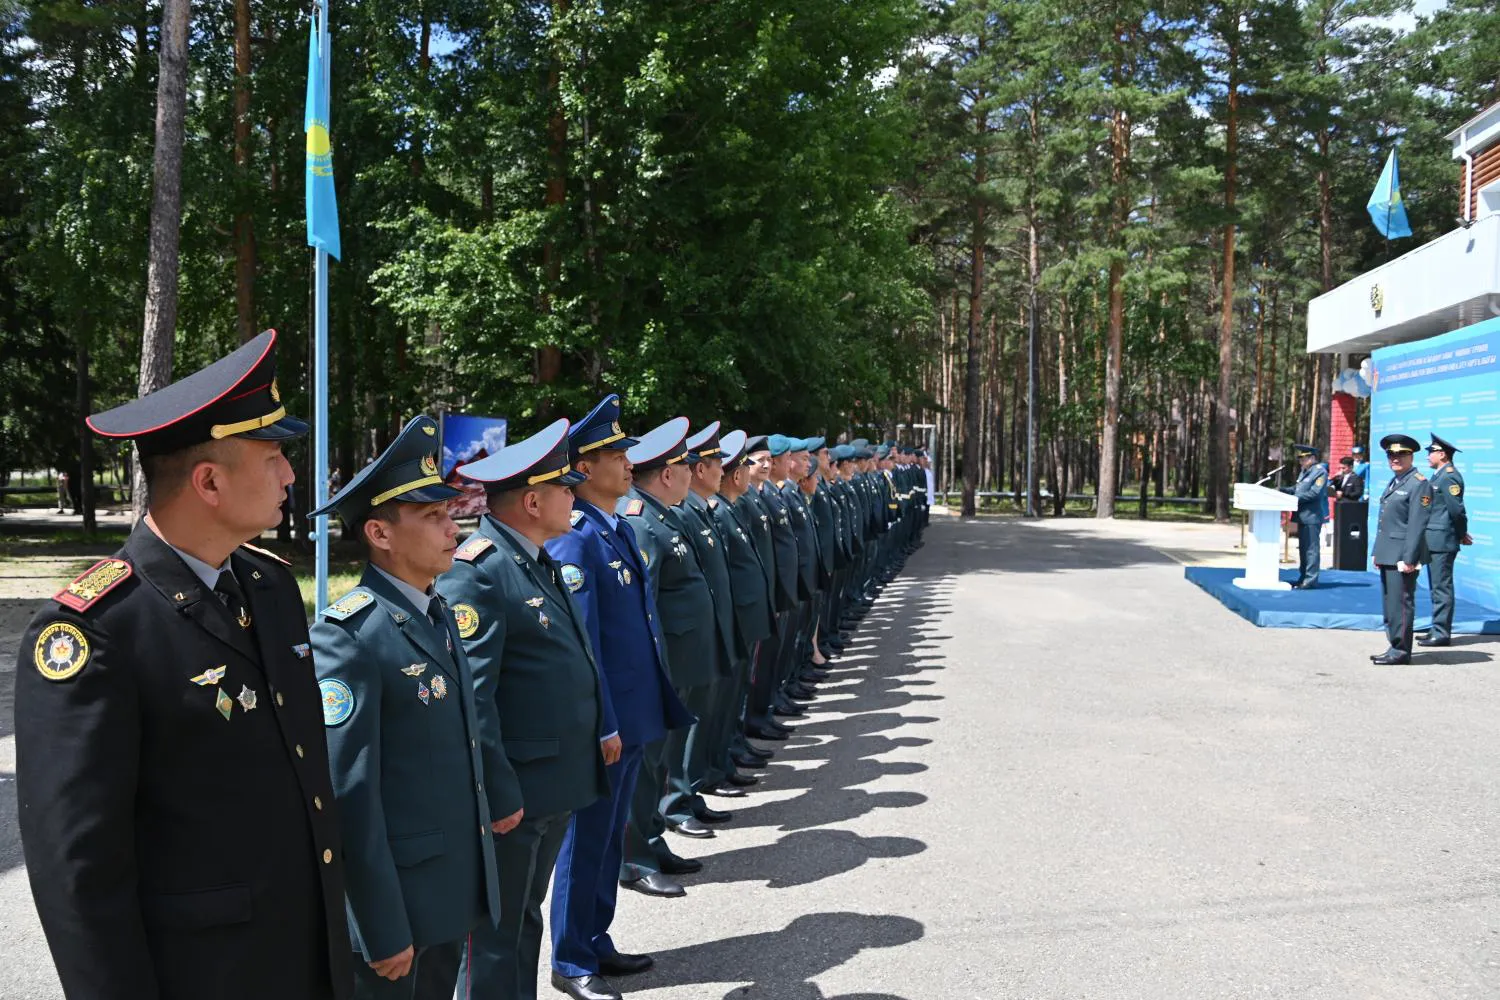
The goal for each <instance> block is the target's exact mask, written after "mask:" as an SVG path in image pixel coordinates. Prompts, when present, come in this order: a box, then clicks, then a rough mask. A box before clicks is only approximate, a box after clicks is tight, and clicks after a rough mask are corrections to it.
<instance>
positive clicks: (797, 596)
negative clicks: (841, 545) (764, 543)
mask: <svg viewBox="0 0 1500 1000" xmlns="http://www.w3.org/2000/svg"><path fill="white" fill-rule="evenodd" d="M792 442H793V439H792V438H789V437H787V436H786V435H785V434H771V435H769V436H768V437H767V438H766V442H765V445H766V447H765V451H766V458H767V463H766V466H767V472H766V478H765V480H764V481H762V482H761V483H760V487H759V494H758V498H759V499H760V501H761V503H762V504H764V505H765V507H766V509H767V511H768V512H769V513H770V524H771V541H772V542H773V545H774V548H775V551H776V636H775V640H776V641H775V643H774V644H772V645H771V646H769V647H768V648H767V647H763V648H762V654H763V655H762V657H761V658H760V660H758V661H757V663H756V665H755V680H754V682H753V683H752V684H751V687H750V699H751V700H750V704H751V708H752V711H753V718H754V721H755V722H756V723H757V724H758V725H759V726H760V727H761V728H763V729H764V728H767V723H774V722H775V719H774V717H775V716H778V715H779V716H785V717H790V716H798V715H805V714H806V712H804V711H803V710H802V709H801V708H799V707H797V705H796V704H795V703H794V702H793V701H792V700H791V699H790V698H789V697H787V695H786V693H785V692H784V691H782V689H781V682H782V681H783V680H784V679H785V671H786V666H787V664H788V663H790V662H791V660H792V658H793V657H794V656H795V653H796V642H797V625H798V623H799V621H800V614H799V612H800V609H801V606H802V556H801V549H800V547H799V546H798V544H797V532H796V528H795V526H794V524H793V519H794V515H793V514H792V510H791V508H790V507H788V506H787V502H786V494H785V492H784V489H785V487H786V482H787V476H788V474H789V473H790V471H791V465H792V455H791V451H792ZM761 661H764V666H765V669H764V670H763V669H761V668H762V662H761ZM780 728H781V729H782V730H783V731H789V730H788V729H787V727H784V726H782V727H780Z"/></svg>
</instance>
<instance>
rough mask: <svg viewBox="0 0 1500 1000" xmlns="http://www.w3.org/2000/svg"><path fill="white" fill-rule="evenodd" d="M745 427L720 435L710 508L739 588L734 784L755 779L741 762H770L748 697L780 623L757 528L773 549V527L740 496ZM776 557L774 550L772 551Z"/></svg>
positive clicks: (732, 713) (727, 764)
mask: <svg viewBox="0 0 1500 1000" xmlns="http://www.w3.org/2000/svg"><path fill="white" fill-rule="evenodd" d="M745 444H746V437H745V432H744V431H730V432H729V433H728V434H725V435H724V436H723V437H722V438H720V439H719V454H720V457H721V458H722V459H723V468H724V474H723V476H722V478H721V479H720V480H719V492H718V496H717V500H718V503H716V504H714V505H712V507H711V508H710V510H711V513H712V515H713V518H714V523H715V524H717V525H718V528H719V537H720V538H722V539H723V540H724V548H725V554H726V557H727V559H728V561H729V579H730V585H731V589H732V591H733V593H734V630H735V663H734V672H733V677H734V691H733V693H732V694H731V696H730V698H729V699H728V700H729V712H728V719H727V725H726V732H725V733H724V745H723V749H722V751H721V753H722V756H721V758H720V766H721V767H723V768H724V769H725V771H726V773H727V774H728V775H729V781H730V782H731V783H732V784H750V783H752V782H753V780H754V779H750V778H747V776H745V775H743V774H740V773H739V772H738V769H739V768H742V767H743V768H750V769H758V768H762V767H765V762H764V761H765V758H766V757H769V756H770V751H757V750H756V748H755V747H754V746H753V745H752V744H751V743H750V742H749V741H748V740H747V739H746V735H747V734H746V732H745V700H746V696H747V695H748V694H749V691H750V671H751V670H752V668H753V666H754V663H755V650H756V647H757V646H758V645H759V644H760V643H761V641H762V640H764V639H765V638H766V637H767V636H769V635H770V634H771V630H772V629H773V628H774V627H775V613H774V612H773V611H772V609H771V577H770V575H769V574H767V573H766V571H765V566H764V565H763V563H762V561H761V560H762V556H761V548H760V547H759V546H757V544H756V534H757V532H760V533H762V534H764V536H765V548H766V551H767V553H768V555H769V547H770V542H771V535H770V529H769V527H767V526H766V525H765V524H764V522H763V521H762V520H761V519H760V516H759V515H758V514H756V513H755V512H754V508H753V507H750V506H742V505H741V503H740V501H741V500H742V498H744V497H745V495H746V491H747V490H749V488H750V469H751V466H750V462H749V456H747V455H746V454H745ZM769 557H770V558H774V556H769Z"/></svg>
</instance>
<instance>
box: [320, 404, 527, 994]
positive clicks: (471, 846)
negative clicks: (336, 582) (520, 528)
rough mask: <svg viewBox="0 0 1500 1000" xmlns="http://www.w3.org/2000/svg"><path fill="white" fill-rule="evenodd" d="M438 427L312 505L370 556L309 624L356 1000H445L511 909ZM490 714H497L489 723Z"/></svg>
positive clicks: (422, 427)
mask: <svg viewBox="0 0 1500 1000" xmlns="http://www.w3.org/2000/svg"><path fill="white" fill-rule="evenodd" d="M437 458H438V440H437V423H436V422H435V421H434V420H433V419H432V418H431V417H416V418H414V419H413V420H412V421H411V422H410V423H408V424H407V425H406V428H405V429H404V430H403V431H402V432H401V434H400V436H398V437H397V438H396V440H395V442H394V443H393V444H392V445H391V446H390V447H389V448H387V449H386V451H385V453H384V454H382V455H381V456H380V457H379V458H377V459H376V460H375V461H374V462H372V463H371V464H369V465H367V466H365V468H364V469H363V470H361V472H360V473H359V475H357V476H355V477H354V478H353V479H352V480H351V481H350V482H349V485H348V486H346V487H344V489H343V490H341V491H340V492H339V494H338V495H337V496H335V497H334V498H333V499H332V500H329V501H328V502H327V503H326V504H324V505H323V507H322V508H321V509H319V510H315V511H313V512H312V514H311V515H309V516H313V517H316V516H317V515H319V514H326V513H328V512H330V511H337V512H338V515H339V518H340V519H341V520H342V521H343V522H344V524H345V526H346V527H347V529H348V530H349V531H350V532H351V533H352V534H355V535H357V536H359V538H361V539H362V540H363V541H364V543H365V547H366V549H367V551H368V552H369V562H368V563H366V565H365V569H364V575H363V576H362V577H361V578H360V582H359V586H358V587H355V588H354V589H353V590H351V591H349V593H347V594H345V595H344V596H343V597H341V598H339V599H338V600H337V601H335V602H334V603H333V604H331V605H330V606H329V607H326V608H324V609H323V611H322V612H321V613H320V615H319V619H320V620H319V621H318V623H317V624H316V625H314V626H313V628H312V645H313V662H314V665H315V666H316V668H317V671H318V677H319V681H318V687H319V690H320V691H321V692H322V695H323V723H324V725H325V726H326V727H327V737H328V758H329V767H330V769H331V770H332V773H333V788H334V793H335V794H336V795H337V796H338V801H339V811H340V813H341V814H342V817H343V822H344V841H345V845H346V846H345V849H344V858H345V864H346V865H347V866H348V873H349V874H348V884H349V890H348V891H349V930H350V936H351V937H352V938H353V943H354V947H355V949H356V950H357V951H358V952H359V954H358V955H357V956H356V960H355V966H354V969H355V972H356V982H355V987H354V995H355V997H356V998H358V1000H376V998H381V1000H386V998H389V1000H449V998H451V997H452V996H453V987H454V985H455V984H456V983H457V981H458V965H459V960H460V958H461V957H462V955H463V948H464V944H465V943H466V942H467V940H468V937H469V932H470V931H471V930H473V929H474V927H475V926H477V925H478V924H479V923H480V922H481V921H484V922H485V923H487V924H488V925H489V926H490V927H493V926H494V924H495V922H496V921H497V920H499V918H500V896H499V889H498V886H497V884H496V881H495V880H496V874H495V845H494V841H493V840H492V831H493V832H495V833H498V832H501V831H502V830H509V829H510V827H511V826H514V825H515V821H514V820H512V821H511V822H510V823H509V824H508V825H505V826H500V825H499V824H494V825H492V821H491V818H490V811H489V803H488V801H487V799H486V798H485V795H484V793H483V792H482V791H480V789H481V788H482V787H483V784H484V765H483V764H482V762H481V757H480V751H479V736H480V721H479V719H480V716H481V715H484V714H486V713H493V712H494V711H495V706H494V704H493V702H492V701H491V702H490V703H488V704H486V703H483V702H481V703H479V704H477V705H476V700H475V697H474V681H473V678H472V677H471V676H470V673H469V661H468V658H467V657H466V656H464V651H463V646H462V644H461V643H460V642H459V635H458V629H457V627H456V626H455V624H454V620H453V612H452V611H450V610H449V609H448V606H447V605H446V604H444V603H443V600H442V598H440V597H438V596H437V593H436V592H435V591H434V590H433V581H434V580H435V579H436V578H437V576H438V575H439V574H440V573H446V572H447V571H448V569H449V567H451V566H452V565H453V550H454V549H456V548H457V547H458V543H457V539H458V525H456V524H454V523H453V519H452V518H451V517H449V516H448V501H449V500H450V499H452V498H453V497H456V496H458V495H459V491H458V490H456V489H453V488H452V487H451V486H447V485H444V483H443V478H442V476H440V475H438V466H437ZM486 721H487V722H488V720H486Z"/></svg>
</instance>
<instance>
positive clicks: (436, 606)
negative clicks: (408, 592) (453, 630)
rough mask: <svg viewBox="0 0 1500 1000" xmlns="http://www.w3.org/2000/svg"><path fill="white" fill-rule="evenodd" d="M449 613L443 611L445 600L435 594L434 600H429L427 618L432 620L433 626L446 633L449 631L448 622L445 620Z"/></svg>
mask: <svg viewBox="0 0 1500 1000" xmlns="http://www.w3.org/2000/svg"><path fill="white" fill-rule="evenodd" d="M447 617H448V616H447V614H446V613H445V612H444V611H443V602H442V601H441V600H439V599H438V597H437V595H436V594H434V595H433V597H432V600H430V601H428V602H427V620H428V621H430V622H432V626H433V628H435V629H437V630H438V631H439V632H441V633H443V634H444V635H446V634H447V632H448V623H447V621H446V620H445V619H446V618H447Z"/></svg>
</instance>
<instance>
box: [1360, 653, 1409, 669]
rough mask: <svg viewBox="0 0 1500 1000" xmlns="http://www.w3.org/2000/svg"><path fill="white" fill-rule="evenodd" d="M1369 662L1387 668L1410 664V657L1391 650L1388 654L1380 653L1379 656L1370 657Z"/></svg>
mask: <svg viewBox="0 0 1500 1000" xmlns="http://www.w3.org/2000/svg"><path fill="white" fill-rule="evenodd" d="M1370 662H1371V663H1374V664H1376V665H1377V666H1382V667H1389V666H1397V665H1401V664H1407V663H1410V662H1411V657H1410V656H1408V655H1407V654H1405V653H1398V652H1396V651H1395V650H1392V651H1391V652H1389V653H1381V654H1380V655H1379V656H1372V657H1370Z"/></svg>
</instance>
